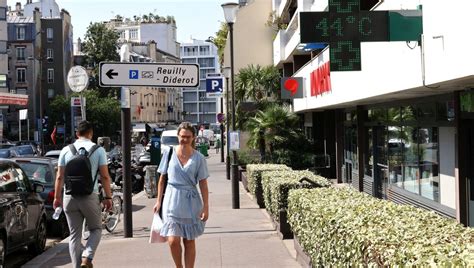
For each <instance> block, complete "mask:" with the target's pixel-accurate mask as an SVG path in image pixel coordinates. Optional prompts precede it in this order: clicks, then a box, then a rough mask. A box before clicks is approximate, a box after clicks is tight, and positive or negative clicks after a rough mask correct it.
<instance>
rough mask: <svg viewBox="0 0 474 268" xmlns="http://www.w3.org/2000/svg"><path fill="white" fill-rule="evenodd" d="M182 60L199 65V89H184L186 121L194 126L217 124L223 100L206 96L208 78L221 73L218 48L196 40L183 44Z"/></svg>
mask: <svg viewBox="0 0 474 268" xmlns="http://www.w3.org/2000/svg"><path fill="white" fill-rule="evenodd" d="M181 59H182V62H183V63H187V64H199V87H197V88H185V89H183V110H184V112H185V115H184V120H186V121H189V122H192V123H194V124H216V122H217V113H219V112H220V111H221V107H220V99H221V98H208V97H207V96H206V77H207V75H208V74H218V73H220V66H219V60H218V56H217V47H216V46H215V45H214V44H213V43H210V42H206V41H202V40H195V39H194V40H192V42H189V43H183V44H181Z"/></svg>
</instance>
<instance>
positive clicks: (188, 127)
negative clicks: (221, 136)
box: [178, 122, 196, 148]
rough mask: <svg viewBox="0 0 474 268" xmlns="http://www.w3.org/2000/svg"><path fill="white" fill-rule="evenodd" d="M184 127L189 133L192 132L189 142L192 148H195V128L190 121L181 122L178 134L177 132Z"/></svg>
mask: <svg viewBox="0 0 474 268" xmlns="http://www.w3.org/2000/svg"><path fill="white" fill-rule="evenodd" d="M182 129H184V130H189V131H191V133H193V142H192V143H191V146H192V147H193V148H196V139H195V138H196V129H195V128H194V127H193V125H192V124H191V123H190V122H182V123H181V124H180V125H179V126H178V135H179V132H181V130H182Z"/></svg>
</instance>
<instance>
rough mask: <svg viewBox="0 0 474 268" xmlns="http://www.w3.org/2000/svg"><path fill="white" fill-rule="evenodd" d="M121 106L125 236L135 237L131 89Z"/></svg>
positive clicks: (124, 51)
mask: <svg viewBox="0 0 474 268" xmlns="http://www.w3.org/2000/svg"><path fill="white" fill-rule="evenodd" d="M120 61H121V62H128V61H129V50H128V46H127V45H122V47H121V48H120ZM120 97H121V100H122V102H121V106H122V156H123V158H122V161H123V169H122V172H123V177H122V178H123V181H124V187H123V197H124V203H123V210H124V217H123V218H124V219H123V229H124V233H123V236H124V237H125V238H127V237H133V221H132V180H131V175H132V174H131V169H130V167H131V162H132V157H131V149H132V148H131V147H132V146H131V134H130V131H131V129H132V126H131V125H132V122H131V117H130V89H128V88H125V87H122V90H121V94H120Z"/></svg>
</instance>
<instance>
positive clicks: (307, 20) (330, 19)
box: [300, 0, 423, 71]
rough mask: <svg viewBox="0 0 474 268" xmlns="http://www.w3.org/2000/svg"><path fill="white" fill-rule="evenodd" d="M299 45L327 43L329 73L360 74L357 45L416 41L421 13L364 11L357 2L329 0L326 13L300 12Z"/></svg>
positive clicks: (419, 29) (419, 31) (351, 0)
mask: <svg viewBox="0 0 474 268" xmlns="http://www.w3.org/2000/svg"><path fill="white" fill-rule="evenodd" d="M300 25H301V31H300V32H301V43H327V44H329V48H330V50H329V51H330V61H331V71H360V70H361V58H360V42H377V41H418V40H419V39H420V35H421V33H422V32H423V25H422V14H421V9H420V10H396V11H394V10H391V11H364V10H360V3H359V0H329V12H301V13H300Z"/></svg>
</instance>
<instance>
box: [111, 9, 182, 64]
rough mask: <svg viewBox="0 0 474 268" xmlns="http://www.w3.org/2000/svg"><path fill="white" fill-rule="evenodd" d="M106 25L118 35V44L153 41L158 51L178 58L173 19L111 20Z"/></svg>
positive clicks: (177, 44)
mask: <svg viewBox="0 0 474 268" xmlns="http://www.w3.org/2000/svg"><path fill="white" fill-rule="evenodd" d="M106 24H107V25H108V26H109V27H111V28H114V29H115V30H117V32H119V33H120V38H119V42H121V43H125V42H130V43H147V42H149V41H155V43H156V47H157V48H158V49H160V50H162V51H164V52H166V53H169V54H172V55H174V56H178V57H179V43H178V42H177V41H176V29H177V28H176V21H175V20H174V18H173V17H168V18H162V19H161V20H160V21H159V22H145V21H142V20H137V21H132V20H130V19H112V20H110V21H108V22H106Z"/></svg>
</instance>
